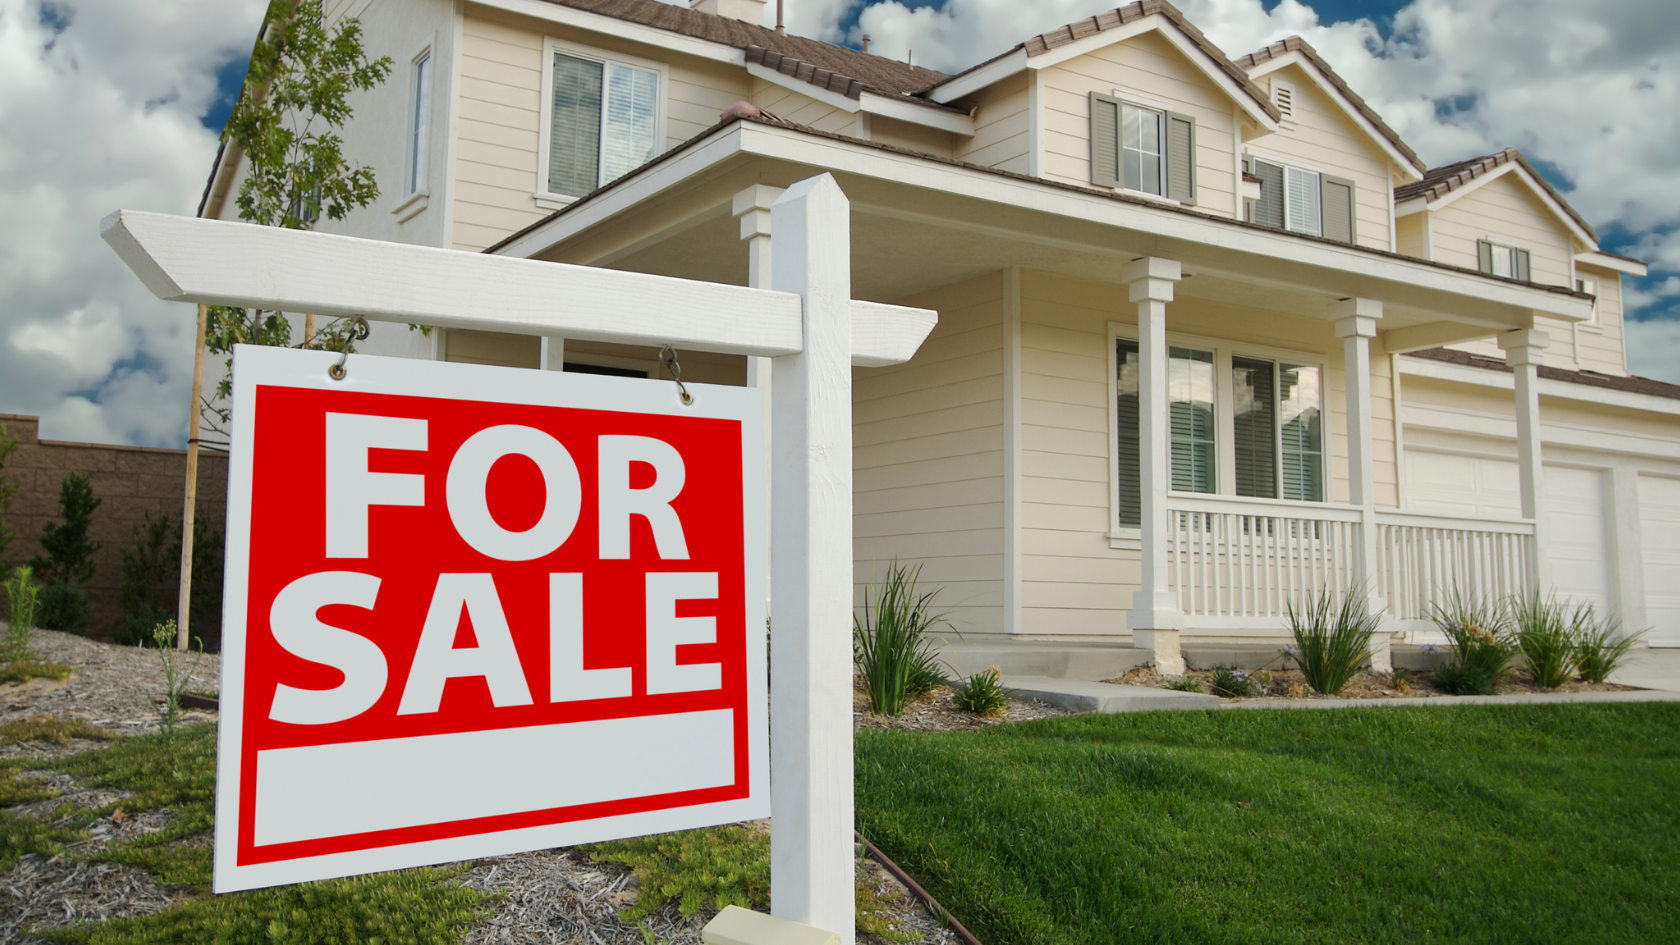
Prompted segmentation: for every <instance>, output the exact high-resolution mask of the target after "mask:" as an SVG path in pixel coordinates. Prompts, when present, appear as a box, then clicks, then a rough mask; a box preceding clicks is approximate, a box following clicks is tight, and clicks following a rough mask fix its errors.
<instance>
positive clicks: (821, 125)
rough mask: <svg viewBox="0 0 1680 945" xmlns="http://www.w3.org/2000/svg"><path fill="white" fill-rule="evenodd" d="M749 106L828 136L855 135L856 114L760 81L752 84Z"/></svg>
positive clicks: (771, 83) (772, 83)
mask: <svg viewBox="0 0 1680 945" xmlns="http://www.w3.org/2000/svg"><path fill="white" fill-rule="evenodd" d="M752 103H753V104H754V105H757V106H758V107H759V108H760V109H762V110H763V111H766V112H769V113H770V114H771V115H774V116H775V117H777V118H781V119H783V120H786V121H791V122H794V123H796V124H800V125H805V126H806V127H808V128H815V129H817V130H818V131H827V132H830V133H832V134H840V135H856V134H857V114H856V113H855V112H849V111H846V110H845V109H843V108H836V107H834V106H833V105H830V104H828V103H826V102H819V101H817V100H816V99H814V98H812V97H811V96H809V95H804V94H802V93H799V92H795V91H793V90H792V89H787V88H783V87H782V86H780V85H777V84H776V83H774V82H766V81H764V80H763V79H759V78H754V79H753V80H752Z"/></svg>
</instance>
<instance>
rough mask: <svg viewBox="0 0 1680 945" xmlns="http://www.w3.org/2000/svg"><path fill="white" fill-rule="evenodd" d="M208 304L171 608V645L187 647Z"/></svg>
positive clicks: (202, 310) (203, 311)
mask: <svg viewBox="0 0 1680 945" xmlns="http://www.w3.org/2000/svg"><path fill="white" fill-rule="evenodd" d="M209 319H210V306H208V305H200V306H199V307H198V344H197V346H196V347H194V348H193V382H192V410H191V411H190V412H188V414H187V496H186V499H185V500H184V501H183V503H182V505H181V598H180V602H179V603H178V604H177V605H176V608H175V625H176V626H177V627H179V628H180V633H179V634H177V635H176V637H175V648H176V649H180V650H184V649H186V648H187V640H188V639H190V638H189V637H188V636H187V624H188V622H189V621H190V620H191V618H192V566H193V513H194V511H196V506H197V502H198V409H199V399H200V398H201V397H203V395H204V327H205V323H206V322H207V321H209Z"/></svg>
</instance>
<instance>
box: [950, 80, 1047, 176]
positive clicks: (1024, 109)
mask: <svg viewBox="0 0 1680 945" xmlns="http://www.w3.org/2000/svg"><path fill="white" fill-rule="evenodd" d="M964 104H969V105H972V106H974V109H975V112H974V136H973V137H971V138H958V139H957V141H956V154H955V157H956V159H957V160H959V161H966V162H968V163H970V164H978V165H980V166H981V167H995V168H998V169H1000V170H1005V171H1014V172H1015V173H1017V174H1027V173H1030V172H1031V170H1032V167H1031V159H1030V156H1029V154H1028V150H1029V148H1030V147H1031V135H1030V127H1029V126H1030V123H1031V120H1032V119H1031V112H1030V111H1029V107H1030V105H1031V96H1030V95H1029V94H1028V92H1027V75H1026V74H1025V73H1022V74H1019V75H1015V76H1012V77H1010V78H1008V79H1005V80H1004V81H1002V82H999V83H997V84H996V85H993V86H992V87H990V88H988V89H985V90H983V91H981V92H980V93H979V94H977V95H975V96H974V97H973V98H972V99H967V100H965V101H964Z"/></svg>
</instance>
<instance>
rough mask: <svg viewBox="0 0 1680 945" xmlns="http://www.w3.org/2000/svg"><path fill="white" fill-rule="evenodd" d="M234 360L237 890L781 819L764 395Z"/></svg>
mask: <svg viewBox="0 0 1680 945" xmlns="http://www.w3.org/2000/svg"><path fill="white" fill-rule="evenodd" d="M337 361H338V356H337V355H331V354H321V353H318V352H303V351H294V350H281V349H273V348H253V347H241V348H238V349H236V353H235V358H234V379H235V383H236V388H235V401H234V402H235V404H236V406H237V412H238V419H237V422H236V426H235V433H234V440H233V453H232V459H231V466H230V482H229V489H228V529H227V577H226V602H225V615H224V624H223V627H224V630H223V632H224V642H223V647H224V649H223V664H222V665H223V669H222V692H221V709H222V712H221V715H222V721H221V730H220V743H219V756H218V765H217V811H216V869H215V888H216V890H217V891H218V892H225V891H229V890H236V889H248V888H252V887H257V886H268V885H274V884H277V883H290V882H299V881H303V880H310V879H321V878H325V877H330V876H341V875H347V874H352V873H362V872H369V871H374V870H384V869H393V868H397V867H407V866H416V865H422V864H427V863H437V862H444V861H450V860H459V859H465V858H469V857H476V856H486V855H495V854H503V853H512V852H518V851H523V850H533V849H543V848H547V847H553V846H559V845H565V844H572V843H581V842H588V841H595V840H603V839H610V838H614V837H623V836H635V835H641V834H647V833H656V832H662V831H670V830H681V829H689V828H693V827H701V826H708V825H713V824H719V823H727V822H731V821H739V820H746V819H751V818H757V817H764V816H768V814H769V784H768V768H767V760H768V751H767V745H768V739H767V734H766V693H765V615H764V573H765V564H764V551H765V550H764V534H765V528H764V481H763V479H764V452H763V430H762V416H763V414H762V406H761V401H760V398H759V393H758V392H757V391H755V390H750V389H746V388H732V387H712V386H704V385H690V386H689V388H688V389H689V391H690V392H691V393H692V394H693V395H694V402H693V404H692V405H691V406H684V405H683V404H682V402H681V400H680V399H679V396H678V390H677V387H676V385H675V384H672V383H670V382H667V381H657V380H639V379H626V378H618V377H601V376H595V375H582V374H560V373H550V372H541V371H533V370H515V369H506V368H494V367H484V366H478V365H467V364H441V363H437V362H427V361H415V360H398V359H385V358H371V357H361V356H354V357H351V358H350V359H349V360H348V363H347V365H346V367H347V373H346V376H345V377H344V378H343V379H342V380H337V381H335V380H333V379H332V378H331V377H329V375H328V369H329V368H330V367H332V366H333V365H334V364H335V363H337Z"/></svg>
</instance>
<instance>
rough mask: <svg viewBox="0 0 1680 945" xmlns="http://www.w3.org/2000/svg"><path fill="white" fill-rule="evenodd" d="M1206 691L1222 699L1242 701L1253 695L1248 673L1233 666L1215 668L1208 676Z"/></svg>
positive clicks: (1252, 683) (1251, 681)
mask: <svg viewBox="0 0 1680 945" xmlns="http://www.w3.org/2000/svg"><path fill="white" fill-rule="evenodd" d="M1207 687H1208V691H1209V692H1211V693H1213V694H1214V695H1216V696H1219V697H1220V698H1222V699H1242V698H1246V697H1248V696H1252V695H1254V680H1252V679H1250V678H1249V676H1248V673H1247V672H1245V671H1243V670H1240V669H1237V668H1236V667H1234V666H1216V667H1214V669H1213V672H1211V673H1209V674H1208V678H1207Z"/></svg>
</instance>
